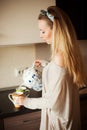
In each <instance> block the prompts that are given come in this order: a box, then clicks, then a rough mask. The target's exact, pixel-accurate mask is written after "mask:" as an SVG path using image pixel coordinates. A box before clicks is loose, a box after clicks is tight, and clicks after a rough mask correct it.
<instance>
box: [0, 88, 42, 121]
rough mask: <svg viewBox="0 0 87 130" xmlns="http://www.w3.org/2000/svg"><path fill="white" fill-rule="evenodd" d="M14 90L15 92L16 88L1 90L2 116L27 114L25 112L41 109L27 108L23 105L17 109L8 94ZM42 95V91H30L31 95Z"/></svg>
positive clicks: (0, 113) (0, 107)
mask: <svg viewBox="0 0 87 130" xmlns="http://www.w3.org/2000/svg"><path fill="white" fill-rule="evenodd" d="M12 92H15V89H10V90H2V91H0V118H6V117H11V116H16V115H21V114H25V113H31V112H35V111H40V110H31V109H27V108H25V107H23V106H22V107H21V108H19V109H16V108H15V107H14V105H13V103H12V102H11V101H10V100H9V98H8V94H9V93H12ZM40 96H41V92H36V91H33V90H32V91H30V95H29V97H40Z"/></svg>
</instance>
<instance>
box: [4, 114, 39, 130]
mask: <svg viewBox="0 0 87 130" xmlns="http://www.w3.org/2000/svg"><path fill="white" fill-rule="evenodd" d="M40 115H41V113H40V111H38V112H33V113H29V114H24V115H20V116H15V117H9V118H6V119H4V130H39V128H40V117H41V116H40Z"/></svg>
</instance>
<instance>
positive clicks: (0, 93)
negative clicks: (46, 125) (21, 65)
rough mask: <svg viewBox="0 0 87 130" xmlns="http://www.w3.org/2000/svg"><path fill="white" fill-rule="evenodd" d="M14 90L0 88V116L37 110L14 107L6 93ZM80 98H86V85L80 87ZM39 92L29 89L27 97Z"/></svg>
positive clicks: (39, 93) (35, 95)
mask: <svg viewBox="0 0 87 130" xmlns="http://www.w3.org/2000/svg"><path fill="white" fill-rule="evenodd" d="M12 92H15V88H12V89H9V90H0V118H6V117H12V116H16V115H22V114H26V113H31V112H35V111H40V110H39V109H37V110H31V109H28V108H25V107H23V106H22V107H21V108H20V109H16V108H15V107H14V105H13V103H12V102H11V101H10V100H9V98H8V94H9V93H12ZM79 94H80V100H84V99H86V100H87V87H85V88H83V89H80V91H79ZM40 96H41V92H36V91H34V90H31V91H30V95H29V97H40Z"/></svg>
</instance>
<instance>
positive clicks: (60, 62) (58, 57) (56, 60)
mask: <svg viewBox="0 0 87 130" xmlns="http://www.w3.org/2000/svg"><path fill="white" fill-rule="evenodd" d="M53 61H54V63H55V64H56V65H58V66H60V67H65V66H64V58H63V55H62V54H61V53H57V54H56V55H55V56H54V59H53Z"/></svg>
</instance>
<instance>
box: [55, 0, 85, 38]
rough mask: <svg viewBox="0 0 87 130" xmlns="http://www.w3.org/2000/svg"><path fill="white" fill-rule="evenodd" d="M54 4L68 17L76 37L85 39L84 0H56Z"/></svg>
mask: <svg viewBox="0 0 87 130" xmlns="http://www.w3.org/2000/svg"><path fill="white" fill-rule="evenodd" d="M56 5H57V6H58V7H60V8H61V9H63V10H64V11H65V12H66V13H67V14H68V16H69V17H70V19H71V21H72V23H73V25H74V27H75V30H76V33H77V37H78V39H87V13H86V12H87V4H86V0H56Z"/></svg>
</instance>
